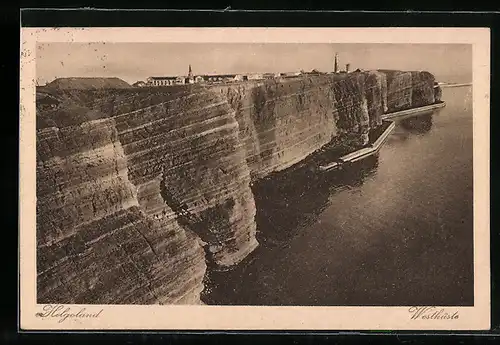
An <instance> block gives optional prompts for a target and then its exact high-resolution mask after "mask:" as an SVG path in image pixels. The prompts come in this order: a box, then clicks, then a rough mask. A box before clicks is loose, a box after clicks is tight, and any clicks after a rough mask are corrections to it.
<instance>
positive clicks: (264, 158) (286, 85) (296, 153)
mask: <svg viewBox="0 0 500 345" xmlns="http://www.w3.org/2000/svg"><path fill="white" fill-rule="evenodd" d="M212 89H213V90H215V91H216V92H219V93H221V94H222V95H224V96H225V97H226V98H227V99H228V101H229V104H230V105H231V107H232V108H233V109H234V110H235V112H236V119H237V120H238V124H239V135H240V139H241V142H242V144H243V146H244V148H245V151H246V161H247V163H248V166H249V168H250V172H251V175H252V179H254V180H255V179H258V178H261V177H264V176H266V175H268V174H269V173H271V172H273V171H280V170H283V169H285V168H287V167H289V166H291V165H293V164H295V163H297V162H299V161H301V160H302V159H304V158H305V157H306V156H307V155H309V154H311V153H312V152H314V151H315V150H317V149H319V148H320V147H321V146H323V145H324V144H326V143H328V142H329V141H330V140H331V139H332V138H333V137H334V136H335V135H336V134H337V127H336V119H335V116H336V111H335V108H334V102H335V100H334V97H333V90H332V86H331V80H330V79H329V78H324V77H323V78H319V77H311V78H301V79H290V80H284V81H281V82H276V81H266V82H263V83H253V84H252V83H247V84H242V85H228V86H217V87H213V88H212Z"/></svg>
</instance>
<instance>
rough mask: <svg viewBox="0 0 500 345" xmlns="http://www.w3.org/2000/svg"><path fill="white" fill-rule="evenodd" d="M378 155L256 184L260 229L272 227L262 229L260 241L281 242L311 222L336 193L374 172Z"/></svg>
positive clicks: (315, 219)
mask: <svg viewBox="0 0 500 345" xmlns="http://www.w3.org/2000/svg"><path fill="white" fill-rule="evenodd" d="M377 166H378V155H375V156H371V157H368V158H367V159H365V160H361V161H358V162H355V163H353V164H352V165H349V166H346V167H345V168H343V169H342V170H337V171H331V172H328V173H322V174H318V173H309V171H306V172H302V171H299V172H293V173H290V174H289V175H287V176H285V177H284V178H283V177H282V178H280V181H279V182H278V183H277V181H276V179H268V180H263V181H261V182H260V183H257V184H255V185H254V186H253V188H252V191H253V193H254V196H255V203H256V205H258V208H257V214H256V222H257V229H273V231H270V232H266V233H265V234H262V232H261V233H259V235H262V236H258V239H259V241H260V243H263V244H269V245H274V246H276V245H279V244H280V242H282V241H286V240H288V239H290V238H292V237H293V236H294V234H297V233H298V232H300V231H301V229H302V228H303V227H306V226H308V225H311V224H313V223H315V222H316V221H317V218H318V216H319V215H321V213H322V212H323V211H324V210H325V208H326V207H328V201H329V199H330V198H331V197H332V195H335V193H337V192H340V191H342V190H348V189H352V188H355V187H359V186H361V185H362V184H363V181H364V180H365V179H366V178H368V177H369V176H370V175H371V174H373V173H374V172H375V169H376V168H377Z"/></svg>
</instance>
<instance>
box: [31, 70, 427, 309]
mask: <svg viewBox="0 0 500 345" xmlns="http://www.w3.org/2000/svg"><path fill="white" fill-rule="evenodd" d="M425 73H426V72H400V71H370V72H355V73H349V74H340V75H316V76H313V75H311V76H306V77H300V78H290V79H284V80H269V81H265V82H246V83H238V84H228V85H218V86H200V85H186V86H179V87H159V88H130V89H113V90H109V89H101V90H87V91H82V90H54V91H51V92H50V95H47V94H45V95H42V94H40V95H37V96H38V97H37V99H38V101H37V109H38V113H37V243H38V300H39V302H40V303H42V302H43V301H46V302H52V303H55V302H58V303H83V302H85V303H146V304H149V303H199V302H200V301H199V293H200V291H201V290H202V289H203V282H202V279H203V276H204V274H205V270H206V269H207V265H208V267H210V268H211V267H214V268H215V267H222V268H224V267H229V266H232V265H235V264H237V263H239V262H240V261H241V260H243V259H244V258H245V257H246V256H247V255H248V254H249V253H250V252H251V251H252V250H253V249H255V247H256V246H257V245H258V243H257V240H256V237H255V236H256V223H255V219H254V218H255V213H256V206H255V200H254V197H253V194H252V191H251V189H250V184H251V183H252V182H253V181H257V180H259V179H261V178H263V177H266V176H268V175H269V174H271V173H274V172H278V171H281V170H283V169H286V168H288V167H290V166H292V165H293V164H295V163H297V162H300V161H301V160H303V159H304V158H305V157H307V156H309V155H310V154H312V153H313V152H315V151H316V150H318V149H320V148H321V147H322V146H324V145H325V144H327V143H329V142H330V141H331V140H332V139H337V140H338V139H339V138H343V137H350V138H351V139H352V138H355V139H356V140H355V142H356V144H357V145H363V144H365V143H366V142H367V140H368V132H369V130H370V129H371V128H374V127H377V126H378V125H379V124H380V123H381V115H382V114H383V113H385V112H388V111H395V110H398V109H403V108H405V107H412V106H414V105H417V104H430V103H432V102H434V101H435V95H436V93H435V90H434V88H433V83H434V79H433V77H432V75H430V76H429V74H425ZM44 92H47V91H44ZM44 100H45V101H44ZM47 100H48V101H47ZM62 277H64V278H62Z"/></svg>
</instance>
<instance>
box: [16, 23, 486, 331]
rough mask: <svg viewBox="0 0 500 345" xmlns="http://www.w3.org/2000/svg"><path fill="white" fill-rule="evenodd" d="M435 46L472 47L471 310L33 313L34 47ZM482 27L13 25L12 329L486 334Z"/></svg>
mask: <svg viewBox="0 0 500 345" xmlns="http://www.w3.org/2000/svg"><path fill="white" fill-rule="evenodd" d="M102 41H106V42H225V43H237V42H245V43H261V42H274V43H277V42H284V43H285V42H295V43H436V44H450V43H457V44H464V43H465V44H472V45H473V64H474V66H473V114H474V115H473V116H474V119H473V131H474V132H473V133H474V138H473V146H474V148H473V153H474V296H475V304H474V307H444V309H445V311H446V312H449V313H450V314H453V313H455V312H457V313H458V315H459V318H458V319H450V320H433V319H427V320H424V319H411V315H412V313H410V312H409V308H410V307H411V306H401V307H298V306H297V307H270V306H255V307H253V306H252V307H247V306H129V305H127V306H117V305H65V306H61V308H62V309H61V311H63V310H66V309H67V310H68V312H67V313H69V314H71V313H73V314H76V313H78V311H80V310H81V309H82V308H85V313H94V314H95V317H88V318H79V317H68V318H66V319H64V317H59V318H55V317H52V318H51V317H49V318H43V317H39V316H37V313H40V312H42V311H43V308H47V306H46V305H45V306H44V305H37V304H36V192H35V191H36V168H35V167H36V154H35V153H36V146H35V137H36V134H35V133H36V131H35V128H36V127H35V80H36V57H35V54H36V49H35V47H36V43H37V42H102ZM489 66H490V31H489V29H488V28H55V29H54V28H22V29H21V75H20V104H21V106H20V184H19V185H20V190H19V193H20V205H19V206H20V214H19V229H20V230H19V236H20V237H19V240H20V241H19V243H20V272H19V273H20V278H19V279H20V327H21V329H23V330H33V329H37V330H49V329H55V330H106V329H115V330H118V329H120V330H121V329H123V330H148V329H151V330H153V329H154V330H486V329H489V327H490V293H491V292H490V237H489V236H490V235H489V231H490V225H489V210H490V205H489V179H490V177H489V116H490V110H489V97H490V69H489Z"/></svg>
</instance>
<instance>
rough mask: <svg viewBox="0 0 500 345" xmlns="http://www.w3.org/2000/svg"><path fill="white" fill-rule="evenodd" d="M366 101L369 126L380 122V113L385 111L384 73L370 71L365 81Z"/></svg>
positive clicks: (385, 82)
mask: <svg viewBox="0 0 500 345" xmlns="http://www.w3.org/2000/svg"><path fill="white" fill-rule="evenodd" d="M365 93H366V101H367V104H368V115H369V118H370V128H374V127H377V126H380V125H381V124H382V115H383V114H384V113H386V112H387V110H388V107H387V78H386V75H385V74H384V73H381V72H377V71H370V72H368V74H367V75H366V81H365Z"/></svg>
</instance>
